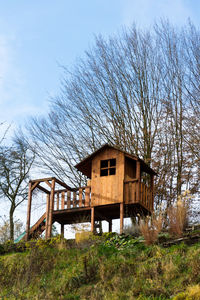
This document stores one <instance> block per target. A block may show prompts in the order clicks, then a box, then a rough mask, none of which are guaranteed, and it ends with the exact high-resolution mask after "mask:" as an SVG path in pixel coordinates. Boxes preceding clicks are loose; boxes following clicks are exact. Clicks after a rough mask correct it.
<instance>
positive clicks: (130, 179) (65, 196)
mask: <svg viewBox="0 0 200 300" xmlns="http://www.w3.org/2000/svg"><path fill="white" fill-rule="evenodd" d="M75 167H76V168H77V170H78V171H80V172H81V173H82V174H83V175H85V176H87V178H88V181H87V185H86V186H84V187H79V188H71V187H69V186H68V185H66V184H65V183H64V182H61V181H60V180H58V179H56V178H54V177H52V178H44V179H37V180H32V181H30V184H29V197H28V212H27V226H26V239H27V240H28V239H29V238H31V237H33V236H36V235H37V234H38V233H41V232H42V231H43V230H46V238H49V237H51V231H52V224H53V223H54V222H58V223H60V224H61V233H62V234H64V225H65V224H73V223H81V222H91V231H92V232H94V230H95V222H96V221H104V220H105V221H107V222H108V223H109V231H112V220H113V219H120V233H122V232H123V223H124V217H134V216H136V215H137V214H140V215H143V216H146V215H148V214H151V213H152V211H153V204H154V187H153V182H154V175H156V173H155V172H154V171H153V170H152V169H151V168H150V167H149V166H148V165H147V164H146V163H145V162H144V161H143V160H141V159H139V158H138V157H137V156H134V155H131V154H129V153H127V152H125V151H122V150H120V149H118V148H116V147H113V146H110V145H108V144H106V145H104V146H102V147H101V148H100V149H98V150H97V151H95V152H94V153H92V154H91V155H89V156H88V157H87V158H85V159H84V160H82V161H81V162H80V163H79V164H77V165H76V166H75ZM44 184H45V185H46V187H44ZM35 188H38V189H40V190H42V191H43V192H44V193H46V195H47V205H46V213H45V214H44V215H43V216H42V217H41V218H40V219H39V220H38V222H36V224H35V225H34V226H32V227H31V228H30V217H31V202H32V192H33V190H34V189H35Z"/></svg>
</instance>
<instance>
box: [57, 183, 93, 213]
mask: <svg viewBox="0 0 200 300" xmlns="http://www.w3.org/2000/svg"><path fill="white" fill-rule="evenodd" d="M90 205H91V188H90V186H84V187H80V188H78V189H73V191H70V190H62V191H56V192H55V200H54V210H63V209H73V208H81V207H89V206H90Z"/></svg>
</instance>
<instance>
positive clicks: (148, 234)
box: [139, 213, 163, 245]
mask: <svg viewBox="0 0 200 300" xmlns="http://www.w3.org/2000/svg"><path fill="white" fill-rule="evenodd" d="M162 224H163V216H162V214H161V213H159V214H158V215H156V214H155V213H153V214H152V215H151V217H149V216H148V217H146V218H145V219H144V220H141V221H140V225H139V228H140V232H141V233H142V235H143V237H144V239H145V243H146V245H151V244H153V243H155V242H156V241H157V239H158V234H159V233H160V232H161V230H162Z"/></svg>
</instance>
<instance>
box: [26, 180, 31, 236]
mask: <svg viewBox="0 0 200 300" xmlns="http://www.w3.org/2000/svg"><path fill="white" fill-rule="evenodd" d="M31 202H32V183H31V182H29V185H28V208H27V221H26V241H28V239H29V231H30V222H31Z"/></svg>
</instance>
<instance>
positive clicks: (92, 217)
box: [91, 207, 95, 233]
mask: <svg viewBox="0 0 200 300" xmlns="http://www.w3.org/2000/svg"><path fill="white" fill-rule="evenodd" d="M94 222H95V217H94V207H92V208H91V232H92V233H94Z"/></svg>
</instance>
